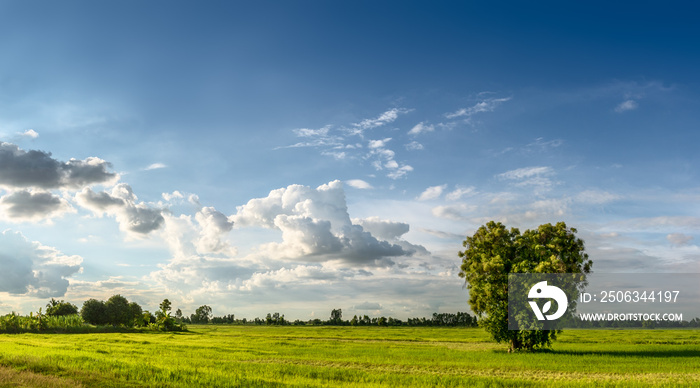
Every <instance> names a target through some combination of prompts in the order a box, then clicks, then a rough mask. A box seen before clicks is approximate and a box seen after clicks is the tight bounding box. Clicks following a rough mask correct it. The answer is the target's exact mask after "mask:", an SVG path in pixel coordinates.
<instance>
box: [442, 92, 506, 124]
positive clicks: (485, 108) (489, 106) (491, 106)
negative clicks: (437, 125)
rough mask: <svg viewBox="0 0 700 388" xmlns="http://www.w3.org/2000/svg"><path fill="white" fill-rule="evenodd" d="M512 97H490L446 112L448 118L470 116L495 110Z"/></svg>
mask: <svg viewBox="0 0 700 388" xmlns="http://www.w3.org/2000/svg"><path fill="white" fill-rule="evenodd" d="M510 99H511V97H506V98H488V99H485V100H483V101H480V102H477V103H476V104H474V105H472V106H470V107H467V108H462V109H458V110H457V111H455V112H452V113H446V114H445V117H447V118H448V119H454V118H458V117H466V118H469V117H471V116H473V115H475V114H477V113H482V112H493V111H494V110H495V109H496V107H498V106H499V105H501V104H502V103H504V102H506V101H510Z"/></svg>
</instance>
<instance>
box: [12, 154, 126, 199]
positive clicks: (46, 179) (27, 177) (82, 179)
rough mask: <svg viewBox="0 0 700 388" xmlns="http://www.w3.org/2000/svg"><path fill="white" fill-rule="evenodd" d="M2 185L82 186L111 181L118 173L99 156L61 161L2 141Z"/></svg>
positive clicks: (71, 187)
mask: <svg viewBox="0 0 700 388" xmlns="http://www.w3.org/2000/svg"><path fill="white" fill-rule="evenodd" d="M0 165H1V166H2V167H3V168H2V169H0V186H3V187H7V188H38V189H45V190H46V189H79V188H82V187H85V186H89V185H93V184H98V183H110V182H113V181H116V180H117V179H118V175H117V174H116V173H113V172H109V171H108V169H109V168H111V164H110V163H108V162H106V161H104V160H102V159H100V158H96V157H89V158H87V159H85V160H77V159H70V160H69V161H67V162H61V161H58V160H56V159H54V158H52V157H51V154H50V153H47V152H43V151H37V150H30V151H25V150H23V149H20V148H19V147H17V146H16V145H14V144H10V143H3V142H0Z"/></svg>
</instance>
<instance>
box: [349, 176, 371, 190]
mask: <svg viewBox="0 0 700 388" xmlns="http://www.w3.org/2000/svg"><path fill="white" fill-rule="evenodd" d="M345 184H346V185H348V186H350V187H352V188H355V189H360V190H367V189H372V188H373V187H372V185H370V184H369V183H367V182H365V181H363V180H362V179H350V180H347V181H345Z"/></svg>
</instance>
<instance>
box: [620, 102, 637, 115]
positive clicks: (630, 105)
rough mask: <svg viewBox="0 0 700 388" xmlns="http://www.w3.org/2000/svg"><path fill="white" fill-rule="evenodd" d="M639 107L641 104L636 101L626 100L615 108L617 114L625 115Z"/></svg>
mask: <svg viewBox="0 0 700 388" xmlns="http://www.w3.org/2000/svg"><path fill="white" fill-rule="evenodd" d="M638 107H639V104H638V103H637V101H635V100H626V101H623V102H621V103H620V104H619V105H618V106H616V107H615V112H617V113H623V112H628V111H631V110H635V109H637V108H638Z"/></svg>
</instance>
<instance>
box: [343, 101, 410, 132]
mask: <svg viewBox="0 0 700 388" xmlns="http://www.w3.org/2000/svg"><path fill="white" fill-rule="evenodd" d="M410 111H411V110H409V109H402V108H393V109H389V110H388V111H386V112H384V113H382V114H381V115H379V117H377V118H376V119H365V120H362V121H361V122H359V123H355V124H352V126H353V128H352V129H350V130H349V132H350V133H351V134H353V135H362V133H363V132H364V131H365V130H367V129H372V128H377V127H381V126H382V125H385V124H388V123H391V122H393V121H394V120H396V119H397V118H398V117H399V115H400V114H405V113H408V112H410Z"/></svg>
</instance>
